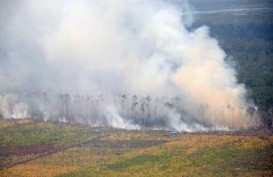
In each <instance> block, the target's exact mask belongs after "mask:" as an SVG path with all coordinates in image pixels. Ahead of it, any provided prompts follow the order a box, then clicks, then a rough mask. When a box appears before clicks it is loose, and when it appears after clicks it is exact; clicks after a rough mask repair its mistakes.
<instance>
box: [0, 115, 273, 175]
mask: <svg viewBox="0 0 273 177" xmlns="http://www.w3.org/2000/svg"><path fill="white" fill-rule="evenodd" d="M0 162H1V163H0V168H1V171H0V176H28V177H31V176H33V177H34V176H35V177H36V176H206V177H207V176H273V173H272V169H273V136H272V135H271V136H270V135H266V136H265V135H263V136H261V135H249V134H238V133H236V134H235V133H229V134H228V133H213V134H212V133H210V134H208V133H206V134H205V133H203V134H201V133H199V134H185V133H184V134H179V135H178V136H171V135H170V133H169V132H168V131H126V130H117V129H111V128H100V134H98V135H95V134H94V133H93V129H92V128H90V127H88V126H83V125H77V124H68V123H57V122H42V121H35V122H34V121H32V120H12V121H0Z"/></svg>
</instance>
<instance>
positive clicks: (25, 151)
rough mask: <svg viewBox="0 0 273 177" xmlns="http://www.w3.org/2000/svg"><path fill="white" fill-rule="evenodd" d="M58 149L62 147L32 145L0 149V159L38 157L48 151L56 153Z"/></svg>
mask: <svg viewBox="0 0 273 177" xmlns="http://www.w3.org/2000/svg"><path fill="white" fill-rule="evenodd" d="M60 148H62V146H60V145H55V144H34V145H27V146H9V147H0V157H5V156H10V155H16V156H25V155H39V154H43V153H46V152H50V151H56V150H58V149H60Z"/></svg>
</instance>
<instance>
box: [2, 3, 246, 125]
mask: <svg viewBox="0 0 273 177" xmlns="http://www.w3.org/2000/svg"><path fill="white" fill-rule="evenodd" d="M189 7H190V6H188V5H187V4H186V5H184V6H182V7H181V6H177V5H176V4H175V3H171V2H168V1H164V0H152V1H144V0H128V1H123V0H116V1H111V0H102V1H89V0H77V1H74V0H59V1H53V0H52V1H45V0H44V1H43V0H41V1H36V0H23V1H15V0H14V1H1V13H0V15H1V16H0V17H1V19H0V25H1V30H0V36H1V38H0V51H1V54H0V55H1V56H0V83H1V86H0V90H1V92H2V93H6V94H7V93H10V92H12V94H15V95H18V94H19V92H20V93H21V92H24V91H26V92H35V91H43V92H51V93H54V94H57V93H70V94H74V95H76V94H87V93H88V94H91V95H106V96H107V97H108V98H111V100H114V99H115V98H116V97H115V96H113V95H117V94H126V95H130V96H133V95H135V94H136V95H143V96H147V95H150V96H151V97H152V98H153V99H156V98H157V97H162V96H167V97H169V98H171V97H179V98H182V99H181V100H182V101H180V102H179V103H176V104H175V106H171V107H166V106H165V107H166V108H164V109H166V110H165V112H164V113H162V114H161V115H160V116H158V117H163V119H165V121H166V122H168V123H165V124H164V126H165V125H166V126H167V127H169V128H176V129H178V130H190V129H191V127H195V128H197V129H203V128H204V127H205V126H207V125H210V124H212V122H213V123H215V124H217V125H218V126H219V127H227V128H230V127H231V125H234V124H237V125H238V127H246V126H247V123H246V122H248V116H247V113H246V109H247V107H248V106H249V104H248V103H246V102H245V99H244V96H245V94H246V90H245V88H244V86H243V85H241V84H238V83H237V80H236V77H235V76H236V73H235V71H234V69H233V68H232V67H231V66H229V65H228V64H227V63H225V60H224V59H225V58H226V54H225V52H224V51H223V50H222V49H221V47H220V46H219V45H218V42H217V40H216V39H213V38H211V37H210V34H209V28H208V27H206V26H203V27H200V28H198V29H196V30H194V31H188V30H187V28H186V26H189V25H190V24H191V23H192V20H193V18H192V16H191V15H190V13H189V10H190V8H189ZM185 11H187V13H185ZM185 14H186V15H185ZM15 100H17V102H18V104H19V103H20V104H21V106H20V109H19V110H21V109H22V110H23V112H29V111H25V110H26V109H29V108H28V107H29V102H28V101H26V100H25V97H23V96H17V97H16V99H15ZM72 100H73V99H72ZM74 100H76V99H74ZM38 102H39V104H40V102H41V100H40V101H38ZM52 104H53V103H52ZM60 104H61V103H60ZM69 104H70V102H69ZM100 104H102V105H101V107H102V108H101V112H102V113H100V115H97V118H94V117H92V118H88V116H85V118H84V119H83V118H79V117H80V116H76V115H74V116H73V117H74V118H73V119H77V120H78V121H88V122H90V120H91V119H92V120H93V119H100V120H99V121H93V122H92V121H91V122H92V123H90V124H103V123H105V122H106V123H107V122H108V124H110V125H113V126H115V127H120V128H126V127H127V128H139V127H140V126H139V124H142V123H141V121H132V120H130V119H131V118H130V117H132V115H131V116H130V115H129V116H128V114H125V113H124V110H123V109H124V108H121V107H120V106H116V104H115V103H114V102H113V101H106V102H103V103H100ZM130 104H133V103H130ZM143 104H144V103H143ZM150 104H152V103H150ZM164 104H165V103H162V105H164ZM22 105H23V106H22ZM71 105H72V103H71ZM139 105H140V103H139ZM200 105H201V107H202V109H201V108H200ZM153 106H154V107H156V106H155V104H154V105H153ZM75 107H77V106H76V104H74V107H72V106H70V109H71V110H72V109H76V108H75ZM148 107H149V106H148ZM37 109H39V110H40V111H41V112H43V114H42V115H43V117H45V116H44V114H45V112H46V111H45V107H44V106H40V107H39V108H37ZM127 109H128V110H130V108H127ZM139 109H141V107H139ZM71 110H70V111H71ZM200 110H201V112H202V113H200ZM231 110H232V111H231ZM54 111H55V110H54V108H51V109H49V108H48V111H47V112H54ZM77 111H79V109H77ZM77 111H76V110H74V112H77ZM13 112H14V111H13ZM19 112H20V111H19ZM71 112H72V111H71ZM122 112H123V113H122ZM219 112H221V113H219ZM25 114H27V113H25ZM48 114H49V115H50V113H48ZM132 114H133V113H132ZM142 114H144V113H142ZM220 114H221V115H220ZM6 115H7V116H6V117H8V116H9V117H11V114H8V113H7V114H6ZM90 115H91V114H90ZM90 115H89V116H90ZM111 115H112V116H111ZM137 115H138V114H136V113H135V116H134V117H135V118H134V119H138V118H137ZM29 116H31V115H29ZM54 116H55V117H56V116H58V114H57V113H56V114H54ZM54 116H52V115H51V117H54ZM92 116H94V114H92ZM13 117H22V116H14V115H13ZM23 117H24V116H23ZM75 117H78V118H75ZM111 117H113V120H111ZM142 117H143V115H142ZM144 117H145V116H144ZM49 119H50V116H49ZM102 119H103V120H102ZM145 119H149V120H153V119H156V116H154V118H151V116H146V118H145ZM160 120H161V118H160ZM153 122H155V121H154V120H153V121H150V123H151V124H152V123H153ZM204 122H206V123H204ZM126 123H128V126H125V125H124V124H126ZM129 124H130V125H129ZM133 124H135V125H133Z"/></svg>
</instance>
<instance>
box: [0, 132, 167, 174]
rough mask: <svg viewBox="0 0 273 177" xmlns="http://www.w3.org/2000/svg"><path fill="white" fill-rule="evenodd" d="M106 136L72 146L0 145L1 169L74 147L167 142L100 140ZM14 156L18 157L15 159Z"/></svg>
mask: <svg viewBox="0 0 273 177" xmlns="http://www.w3.org/2000/svg"><path fill="white" fill-rule="evenodd" d="M106 136H107V135H104V136H100V137H97V138H94V139H91V140H89V141H85V142H81V143H77V144H74V145H71V146H60V145H54V144H36V145H28V146H10V147H0V170H3V169H7V168H11V167H13V166H15V165H18V164H24V163H27V162H30V161H33V160H36V159H38V158H41V157H45V156H48V155H51V154H54V153H57V152H60V151H64V150H66V149H69V148H74V147H96V148H106V147H107V148H113V149H131V148H146V147H151V146H157V145H161V144H164V143H166V142H167V141H164V140H100V138H104V137H106ZM14 157H16V158H15V160H14Z"/></svg>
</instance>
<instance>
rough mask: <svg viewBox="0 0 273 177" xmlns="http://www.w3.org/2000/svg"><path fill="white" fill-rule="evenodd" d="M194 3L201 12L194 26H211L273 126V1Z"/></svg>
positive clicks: (266, 122)
mask: <svg viewBox="0 0 273 177" xmlns="http://www.w3.org/2000/svg"><path fill="white" fill-rule="evenodd" d="M190 2H191V4H192V5H193V6H194V7H195V10H196V12H197V13H196V15H195V16H194V18H195V22H194V24H193V26H192V27H191V28H192V29H195V28H196V27H199V26H202V25H206V26H209V28H210V33H211V35H212V36H213V37H215V38H216V39H217V40H218V41H219V45H220V46H221V47H222V48H223V49H224V51H225V52H226V54H227V61H228V62H229V63H230V64H231V65H234V67H235V68H236V71H237V73H238V76H237V78H238V81H239V82H240V83H243V84H244V85H245V86H246V88H247V90H248V99H249V100H252V101H253V102H254V103H255V104H256V105H257V107H258V111H259V113H260V115H261V117H262V122H263V124H264V126H266V127H267V128H272V121H273V45H272V41H273V33H272V31H273V10H272V6H273V1H268V0H263V1H255V0H250V1H232V0H231V1H225V0H218V1H210V0H208V1H205V2H204V1H198V0H192V1H190ZM236 9H237V10H236ZM240 9H241V10H240Z"/></svg>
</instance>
